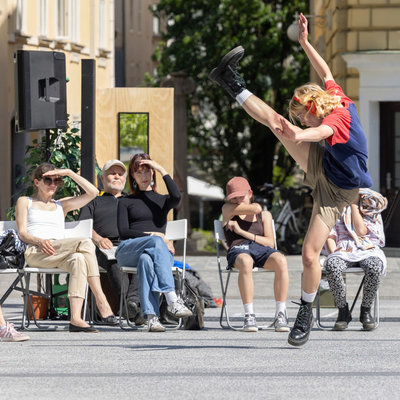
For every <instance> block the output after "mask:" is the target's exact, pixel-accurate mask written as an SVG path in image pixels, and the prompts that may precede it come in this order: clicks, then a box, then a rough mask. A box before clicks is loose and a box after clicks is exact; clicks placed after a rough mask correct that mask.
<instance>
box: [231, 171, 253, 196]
mask: <svg viewBox="0 0 400 400" xmlns="http://www.w3.org/2000/svg"><path fill="white" fill-rule="evenodd" d="M250 190H251V187H250V185H249V182H247V179H245V178H242V177H241V176H235V177H234V178H232V179H231V180H230V181H229V182H228V183H227V184H226V197H225V200H230V199H233V198H234V197H242V196H246V194H248V193H249V191H250Z"/></svg>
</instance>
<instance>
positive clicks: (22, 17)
mask: <svg viewBox="0 0 400 400" xmlns="http://www.w3.org/2000/svg"><path fill="white" fill-rule="evenodd" d="M15 30H16V31H17V32H20V33H25V32H26V0H17V8H16V10H15Z"/></svg>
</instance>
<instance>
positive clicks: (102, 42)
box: [99, 0, 108, 49]
mask: <svg viewBox="0 0 400 400" xmlns="http://www.w3.org/2000/svg"><path fill="white" fill-rule="evenodd" d="M99 47H100V48H101V49H107V47H108V46H107V12H106V1H105V0H100V1H99Z"/></svg>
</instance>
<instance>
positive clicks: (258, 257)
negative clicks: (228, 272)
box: [226, 240, 278, 269]
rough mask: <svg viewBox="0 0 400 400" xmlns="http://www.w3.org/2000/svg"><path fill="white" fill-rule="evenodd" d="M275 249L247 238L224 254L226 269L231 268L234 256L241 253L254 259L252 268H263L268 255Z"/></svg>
mask: <svg viewBox="0 0 400 400" xmlns="http://www.w3.org/2000/svg"><path fill="white" fill-rule="evenodd" d="M277 251H278V250H275V249H273V248H272V247H270V246H262V245H261V244H258V243H255V242H253V241H252V240H249V241H248V242H245V243H243V244H241V245H239V246H233V247H232V248H231V249H230V250H229V251H228V254H227V255H226V258H227V260H228V266H227V267H226V269H231V268H232V267H233V264H235V260H236V257H237V256H238V255H239V254H242V253H245V254H248V255H249V256H250V257H251V258H252V259H253V260H254V265H253V268H263V267H264V264H265V262H266V261H267V260H268V257H269V256H270V255H271V254H272V253H275V252H277Z"/></svg>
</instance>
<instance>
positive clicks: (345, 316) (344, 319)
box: [333, 303, 352, 331]
mask: <svg viewBox="0 0 400 400" xmlns="http://www.w3.org/2000/svg"><path fill="white" fill-rule="evenodd" d="M351 320H352V318H351V313H350V310H349V305H348V303H346V306H345V307H342V308H340V307H339V314H338V317H337V320H336V322H335V326H334V328H333V329H334V330H335V331H343V330H345V329H346V328H347V326H348V325H349V322H350V321H351Z"/></svg>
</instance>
